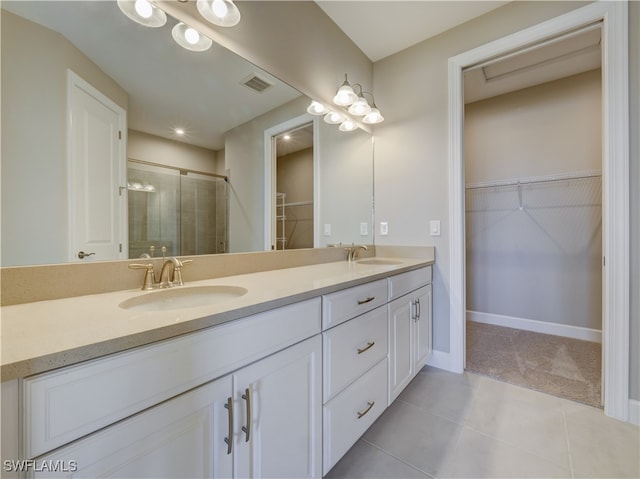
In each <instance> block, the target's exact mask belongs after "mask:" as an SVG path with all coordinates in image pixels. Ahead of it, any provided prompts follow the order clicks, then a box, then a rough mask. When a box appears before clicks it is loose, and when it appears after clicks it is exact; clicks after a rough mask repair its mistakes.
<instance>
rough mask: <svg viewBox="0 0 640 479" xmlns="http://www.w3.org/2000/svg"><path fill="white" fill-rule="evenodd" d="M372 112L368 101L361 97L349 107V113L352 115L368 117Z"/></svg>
mask: <svg viewBox="0 0 640 479" xmlns="http://www.w3.org/2000/svg"><path fill="white" fill-rule="evenodd" d="M370 111H371V107H370V106H369V103H367V100H366V99H365V98H364V97H362V96H360V97H358V99H357V100H356V101H355V102H354V103H353V104H352V105H351V106H350V107H349V113H351V114H352V115H357V116H362V115H366V114H367V113H369V112H370Z"/></svg>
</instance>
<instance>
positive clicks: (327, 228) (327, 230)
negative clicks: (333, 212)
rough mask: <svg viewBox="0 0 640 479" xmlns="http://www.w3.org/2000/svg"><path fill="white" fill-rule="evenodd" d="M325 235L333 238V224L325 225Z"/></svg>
mask: <svg viewBox="0 0 640 479" xmlns="http://www.w3.org/2000/svg"><path fill="white" fill-rule="evenodd" d="M324 235H325V236H331V224H329V223H325V225H324Z"/></svg>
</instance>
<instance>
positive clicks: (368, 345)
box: [358, 341, 376, 354]
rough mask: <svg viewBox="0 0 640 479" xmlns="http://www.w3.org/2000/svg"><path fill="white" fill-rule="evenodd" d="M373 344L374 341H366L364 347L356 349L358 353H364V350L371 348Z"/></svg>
mask: <svg viewBox="0 0 640 479" xmlns="http://www.w3.org/2000/svg"><path fill="white" fill-rule="evenodd" d="M374 344H376V342H375V341H371V342H370V343H367V345H366V346H365V347H364V348H360V349H358V354H362V353H364V352H365V351H367V350H369V349H371V348H372V347H373V345H374Z"/></svg>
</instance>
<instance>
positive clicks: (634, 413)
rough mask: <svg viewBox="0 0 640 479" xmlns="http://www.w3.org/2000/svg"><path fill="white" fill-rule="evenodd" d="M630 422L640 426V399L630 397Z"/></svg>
mask: <svg viewBox="0 0 640 479" xmlns="http://www.w3.org/2000/svg"><path fill="white" fill-rule="evenodd" d="M629 422H630V423H631V424H635V425H636V426H640V401H636V400H635V399H629Z"/></svg>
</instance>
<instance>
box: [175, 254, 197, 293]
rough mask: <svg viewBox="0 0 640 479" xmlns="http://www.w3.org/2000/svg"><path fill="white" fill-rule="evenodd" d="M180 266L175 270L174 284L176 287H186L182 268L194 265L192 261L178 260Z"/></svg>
mask: <svg viewBox="0 0 640 479" xmlns="http://www.w3.org/2000/svg"><path fill="white" fill-rule="evenodd" d="M178 262H179V264H178V266H176V267H175V269H174V270H173V276H174V277H173V284H174V285H175V286H184V282H183V281H182V267H183V266H184V265H187V264H189V263H193V260H192V259H185V260H184V261H180V260H178Z"/></svg>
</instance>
